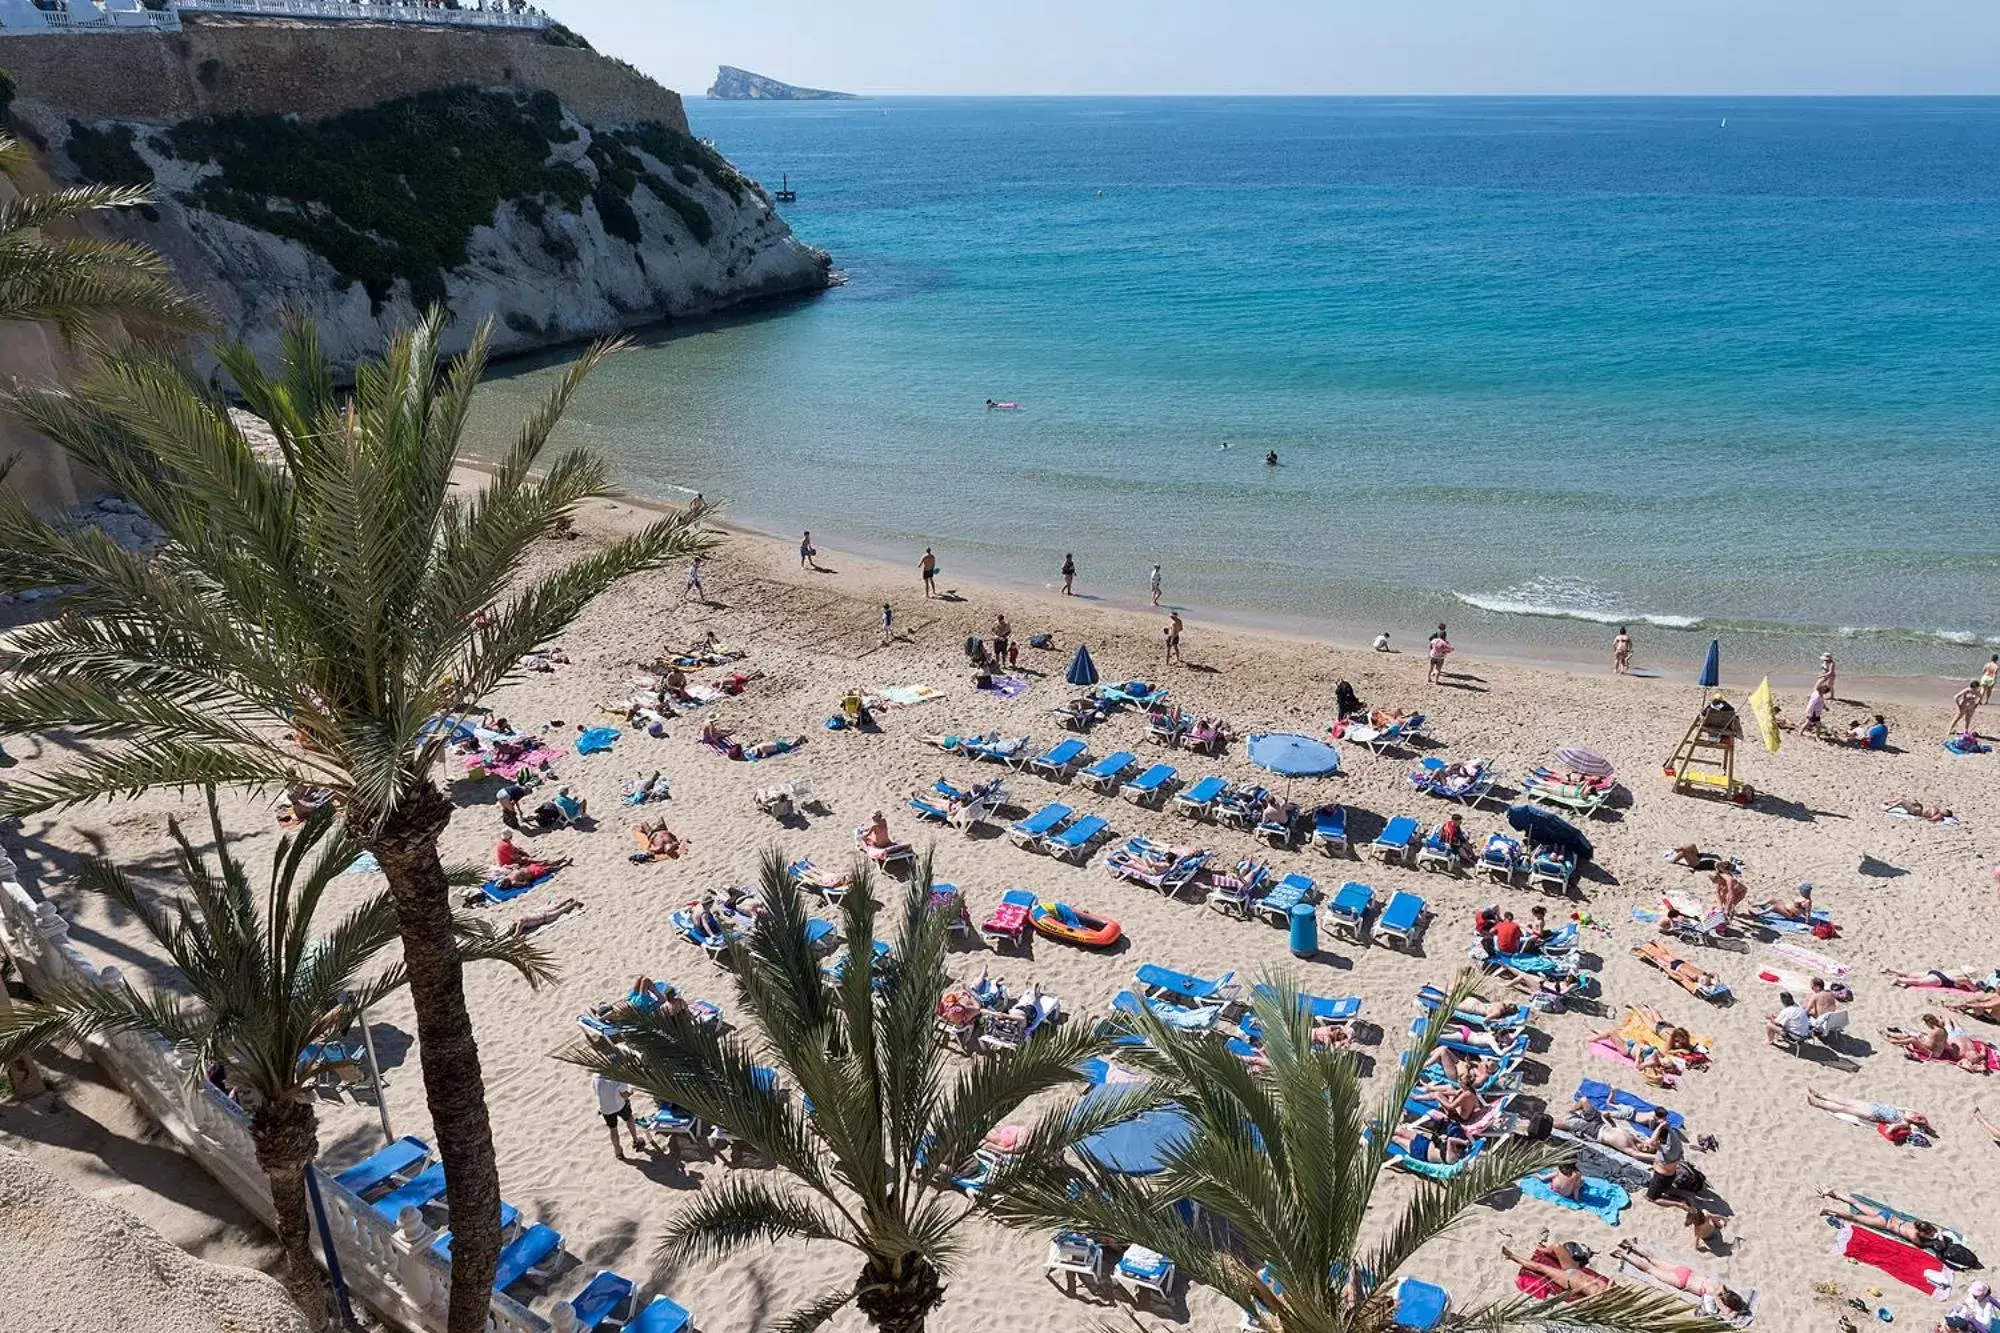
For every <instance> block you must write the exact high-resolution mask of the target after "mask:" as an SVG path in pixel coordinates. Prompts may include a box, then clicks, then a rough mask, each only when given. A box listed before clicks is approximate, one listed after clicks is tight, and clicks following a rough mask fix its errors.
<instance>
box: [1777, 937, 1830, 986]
mask: <svg viewBox="0 0 2000 1333" xmlns="http://www.w3.org/2000/svg"><path fill="white" fill-rule="evenodd" d="M1764 950H1765V952H1767V953H1773V954H1776V955H1777V956H1778V957H1780V958H1784V959H1789V960H1790V961H1792V962H1794V963H1797V964H1799V965H1800V966H1801V967H1808V968H1811V969H1812V970H1813V971H1815V972H1819V973H1823V974H1824V975H1826V976H1829V977H1833V978H1834V979H1835V980H1845V979H1846V977H1847V973H1848V966H1847V964H1846V963H1843V962H1840V961H1839V960H1838V959H1833V958H1828V957H1827V956H1826V955H1825V954H1823V953H1820V952H1818V951H1817V950H1814V949H1808V948H1806V946H1805V945H1803V944H1793V943H1792V942H1791V941H1790V940H1781V941H1779V942H1778V943H1776V944H1767V945H1765V946H1764Z"/></svg>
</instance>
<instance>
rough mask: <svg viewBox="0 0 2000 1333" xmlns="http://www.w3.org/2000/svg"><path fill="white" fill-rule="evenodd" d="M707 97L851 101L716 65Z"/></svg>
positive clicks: (821, 90)
mask: <svg viewBox="0 0 2000 1333" xmlns="http://www.w3.org/2000/svg"><path fill="white" fill-rule="evenodd" d="M708 95H709V96H710V97H715V98H720V99H722V100H723V101H726V102H852V101H855V100H857V99H856V97H855V95H854V94H853V93H836V92H831V91H829V90H828V89H825V88H798V87H794V86H793V85H791V84H789V83H780V82H778V80H776V79H767V78H765V77H764V76H763V75H762V74H752V73H751V72H750V71H749V70H747V69H738V68H736V66H734V65H719V66H717V67H716V71H715V82H714V83H712V84H710V85H709V89H708Z"/></svg>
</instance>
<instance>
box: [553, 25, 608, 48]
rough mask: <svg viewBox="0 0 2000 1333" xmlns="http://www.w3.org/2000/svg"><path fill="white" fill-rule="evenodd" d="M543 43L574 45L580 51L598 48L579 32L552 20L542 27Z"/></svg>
mask: <svg viewBox="0 0 2000 1333" xmlns="http://www.w3.org/2000/svg"><path fill="white" fill-rule="evenodd" d="M542 44H543V45H545V46H573V47H575V48H576V49H577V50H579V51H592V50H595V49H596V48H595V47H593V46H592V45H591V44H590V43H589V42H586V41H585V40H584V39H583V38H582V37H581V36H579V35H578V34H577V33H575V32H572V31H571V30H570V29H568V28H565V27H564V26H563V25H562V24H560V23H556V22H553V21H551V22H550V24H549V26H548V27H546V28H543V29H542Z"/></svg>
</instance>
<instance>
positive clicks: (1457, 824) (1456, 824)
mask: <svg viewBox="0 0 2000 1333" xmlns="http://www.w3.org/2000/svg"><path fill="white" fill-rule="evenodd" d="M1438 841H1439V842H1440V843H1442V844H1443V845H1444V849H1445V850H1446V851H1448V852H1450V853H1451V854H1452V855H1453V856H1454V857H1456V858H1457V859H1458V863H1459V864H1460V865H1471V864H1472V863H1473V862H1474V861H1477V860H1478V859H1479V852H1478V851H1477V850H1476V849H1475V848H1474V847H1473V845H1472V839H1470V838H1468V837H1466V836H1465V823H1464V821H1463V820H1461V819H1459V817H1458V816H1457V815H1446V816H1445V820H1444V823H1442V824H1440V825H1438Z"/></svg>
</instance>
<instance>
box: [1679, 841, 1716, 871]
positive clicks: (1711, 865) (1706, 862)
mask: <svg viewBox="0 0 2000 1333" xmlns="http://www.w3.org/2000/svg"><path fill="white" fill-rule="evenodd" d="M1722 863H1723V861H1722V856H1721V854H1720V853H1717V852H1704V851H1703V850H1702V849H1701V847H1700V846H1699V845H1697V844H1695V843H1692V842H1690V843H1684V844H1683V845H1681V846H1679V847H1676V848H1674V850H1673V853H1672V854H1671V855H1670V856H1668V857H1667V864H1669V865H1682V866H1686V867H1687V868H1688V869H1689V870H1714V869H1715V868H1716V867H1717V866H1719V865H1721V864H1722Z"/></svg>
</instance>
